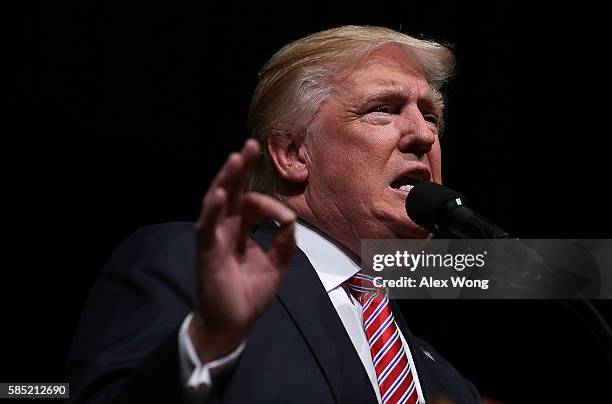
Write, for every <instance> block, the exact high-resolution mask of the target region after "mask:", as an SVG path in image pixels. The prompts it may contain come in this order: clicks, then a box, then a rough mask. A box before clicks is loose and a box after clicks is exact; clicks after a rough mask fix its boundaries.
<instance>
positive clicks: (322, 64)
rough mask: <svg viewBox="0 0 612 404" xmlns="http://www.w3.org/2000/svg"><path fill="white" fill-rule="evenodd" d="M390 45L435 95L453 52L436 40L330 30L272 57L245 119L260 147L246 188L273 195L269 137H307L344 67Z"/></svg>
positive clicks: (361, 29) (364, 29) (369, 29)
mask: <svg viewBox="0 0 612 404" xmlns="http://www.w3.org/2000/svg"><path fill="white" fill-rule="evenodd" d="M390 43H394V44H398V45H400V46H402V47H404V48H405V49H406V50H407V51H408V52H409V53H410V55H411V56H412V57H413V58H414V60H415V62H416V63H417V64H418V65H419V66H420V68H421V70H422V72H423V75H424V77H425V79H426V80H427V82H428V83H429V85H430V87H431V88H432V90H433V91H434V92H435V93H436V94H439V90H440V88H441V86H442V84H444V83H445V82H446V81H447V80H448V79H449V78H450V77H451V76H452V74H453V70H454V66H455V58H454V56H453V54H452V52H451V51H450V50H449V49H448V48H447V47H445V46H443V45H441V44H439V43H437V42H433V41H430V40H424V39H417V38H414V37H411V36H409V35H406V34H402V33H401V32H397V31H393V30H391V29H388V28H383V27H373V26H354V25H348V26H342V27H338V28H332V29H328V30H326V31H321V32H317V33H314V34H312V35H309V36H307V37H305V38H302V39H298V40H297V41H295V42H292V43H290V44H288V45H286V46H285V47H283V48H282V49H281V50H279V51H278V52H277V53H276V54H275V55H274V56H272V58H271V59H270V60H269V61H268V62H267V63H266V64H265V65H264V67H263V68H262V70H261V71H260V73H259V83H258V85H257V87H256V89H255V92H254V94H253V98H252V100H251V107H250V110H249V115H248V131H249V135H250V136H251V137H254V138H255V139H257V140H258V141H259V144H260V146H261V148H262V156H261V157H260V159H259V161H258V163H257V165H256V167H255V169H254V170H253V174H252V175H251V179H250V181H249V185H248V190H250V191H258V192H262V193H266V194H269V195H274V194H275V193H276V191H275V189H276V183H277V181H278V180H279V177H278V174H277V172H276V169H275V167H274V164H273V162H272V160H271V159H270V156H269V153H268V147H267V145H268V140H269V138H270V137H271V136H274V135H277V134H282V133H294V134H302V135H307V134H308V133H309V132H310V123H311V122H312V120H313V118H314V116H315V113H316V111H317V110H318V108H319V107H320V105H321V104H322V103H323V102H324V101H325V99H326V98H327V97H328V96H329V95H330V94H331V92H332V91H333V89H334V85H335V84H336V82H337V80H338V78H339V76H340V73H341V71H342V66H343V64H346V63H349V62H350V61H354V60H356V59H357V58H359V57H361V56H363V55H365V54H367V53H368V52H370V51H372V50H374V49H376V48H379V47H381V46H383V45H386V44H390ZM440 98H441V95H440Z"/></svg>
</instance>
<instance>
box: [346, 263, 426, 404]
mask: <svg viewBox="0 0 612 404" xmlns="http://www.w3.org/2000/svg"><path fill="white" fill-rule="evenodd" d="M373 279H374V278H372V277H370V276H367V275H363V274H360V273H358V274H356V275H355V276H353V277H352V278H351V279H350V280H349V281H348V285H349V288H350V290H351V294H352V295H353V296H354V297H355V299H357V300H358V301H359V303H361V306H362V307H363V328H364V330H365V335H366V337H367V339H368V343H369V345H370V354H371V355H372V363H373V364H374V369H375V370H376V378H377V380H378V387H379V389H380V397H381V399H382V403H383V404H395V403H410V404H415V403H416V402H417V401H418V393H417V389H416V385H415V382H414V378H413V374H412V368H411V366H410V364H409V363H408V356H407V355H406V352H405V351H404V346H403V344H402V340H401V338H400V336H399V329H398V328H397V324H395V319H394V318H393V313H392V312H391V307H390V306H389V299H388V298H387V295H386V293H385V292H384V291H383V290H381V289H379V288H376V287H375V286H374V284H373Z"/></svg>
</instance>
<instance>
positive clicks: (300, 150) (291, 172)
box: [268, 132, 308, 183]
mask: <svg viewBox="0 0 612 404" xmlns="http://www.w3.org/2000/svg"><path fill="white" fill-rule="evenodd" d="M305 147H306V146H305V144H304V142H303V136H295V135H292V134H291V133H287V132H276V133H274V134H272V135H271V136H270V137H269V138H268V153H269V154H270V158H271V159H272V162H273V163H274V166H275V167H276V170H277V171H278V173H279V174H280V176H281V178H282V179H283V180H285V181H288V182H291V183H303V182H306V180H307V179H308V166H307V165H306V158H305V157H306V156H305V154H306V150H305Z"/></svg>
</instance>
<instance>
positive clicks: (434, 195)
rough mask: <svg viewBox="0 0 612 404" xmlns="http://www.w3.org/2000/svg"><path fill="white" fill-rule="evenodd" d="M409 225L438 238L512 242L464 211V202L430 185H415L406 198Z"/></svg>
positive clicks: (485, 220) (493, 225) (449, 192)
mask: <svg viewBox="0 0 612 404" xmlns="http://www.w3.org/2000/svg"><path fill="white" fill-rule="evenodd" d="M406 212H407V213H408V216H409V217H410V219H412V221H413V222H415V223H416V224H418V225H419V226H421V227H424V228H425V229H427V230H429V231H431V232H432V233H434V234H435V235H436V237H440V238H465V239H469V238H474V239H482V238H485V239H489V238H513V237H512V236H511V235H510V234H508V232H507V231H505V230H502V229H500V228H499V227H497V225H495V224H494V223H493V222H491V221H490V220H488V219H486V218H485V217H483V216H481V215H479V214H478V213H476V212H474V211H473V210H472V209H470V208H469V207H468V201H467V199H466V198H465V197H464V196H463V195H461V194H460V193H459V192H456V191H453V190H451V189H448V188H446V187H443V186H442V185H438V184H436V183H434V182H421V183H418V184H416V185H415V186H414V187H413V188H412V189H411V190H410V192H409V193H408V197H407V198H406Z"/></svg>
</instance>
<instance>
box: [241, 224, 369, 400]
mask: <svg viewBox="0 0 612 404" xmlns="http://www.w3.org/2000/svg"><path fill="white" fill-rule="evenodd" d="M273 232H274V224H271V222H266V223H264V224H263V225H262V226H261V227H260V228H259V229H258V230H257V231H256V232H255V233H254V234H253V239H255V241H257V243H259V244H260V245H261V246H262V247H263V248H264V249H265V248H268V246H269V245H270V242H271V239H272V234H273ZM277 296H278V299H279V300H280V302H281V304H282V305H283V306H284V307H285V309H286V310H287V311H288V313H289V315H290V316H291V318H292V319H293V321H294V322H295V324H296V326H297V327H298V328H299V329H300V331H301V332H302V334H303V336H304V339H305V340H306V343H307V344H308V346H309V347H310V350H311V351H312V353H313V355H314V356H315V357H316V359H317V362H318V363H319V366H320V367H321V370H322V371H323V373H324V374H325V377H326V379H327V381H328V383H329V386H330V388H331V390H332V391H333V394H334V397H335V399H336V402H337V403H341V402H350V403H376V402H377V401H376V395H375V393H374V390H373V389H372V384H371V383H370V379H369V378H368V376H367V374H366V372H365V369H364V368H363V365H362V363H361V360H360V359H359V356H358V355H357V352H356V351H355V348H354V347H353V343H352V342H351V340H350V337H349V336H348V334H347V332H346V329H345V328H344V325H343V324H342V321H341V320H340V318H339V317H338V313H337V312H336V309H335V308H334V306H333V305H332V303H331V301H330V299H329V296H328V294H327V292H326V291H325V289H324V288H323V285H322V284H321V281H320V280H319V277H318V276H317V274H316V272H315V270H314V268H313V267H312V265H311V264H310V262H309V261H308V258H307V257H306V255H305V254H304V253H303V252H302V251H300V250H299V249H297V251H296V254H295V256H294V258H293V260H292V262H291V264H290V265H289V269H288V270H287V273H286V274H285V277H284V279H283V282H282V283H281V286H280V288H279V290H278V293H277Z"/></svg>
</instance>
